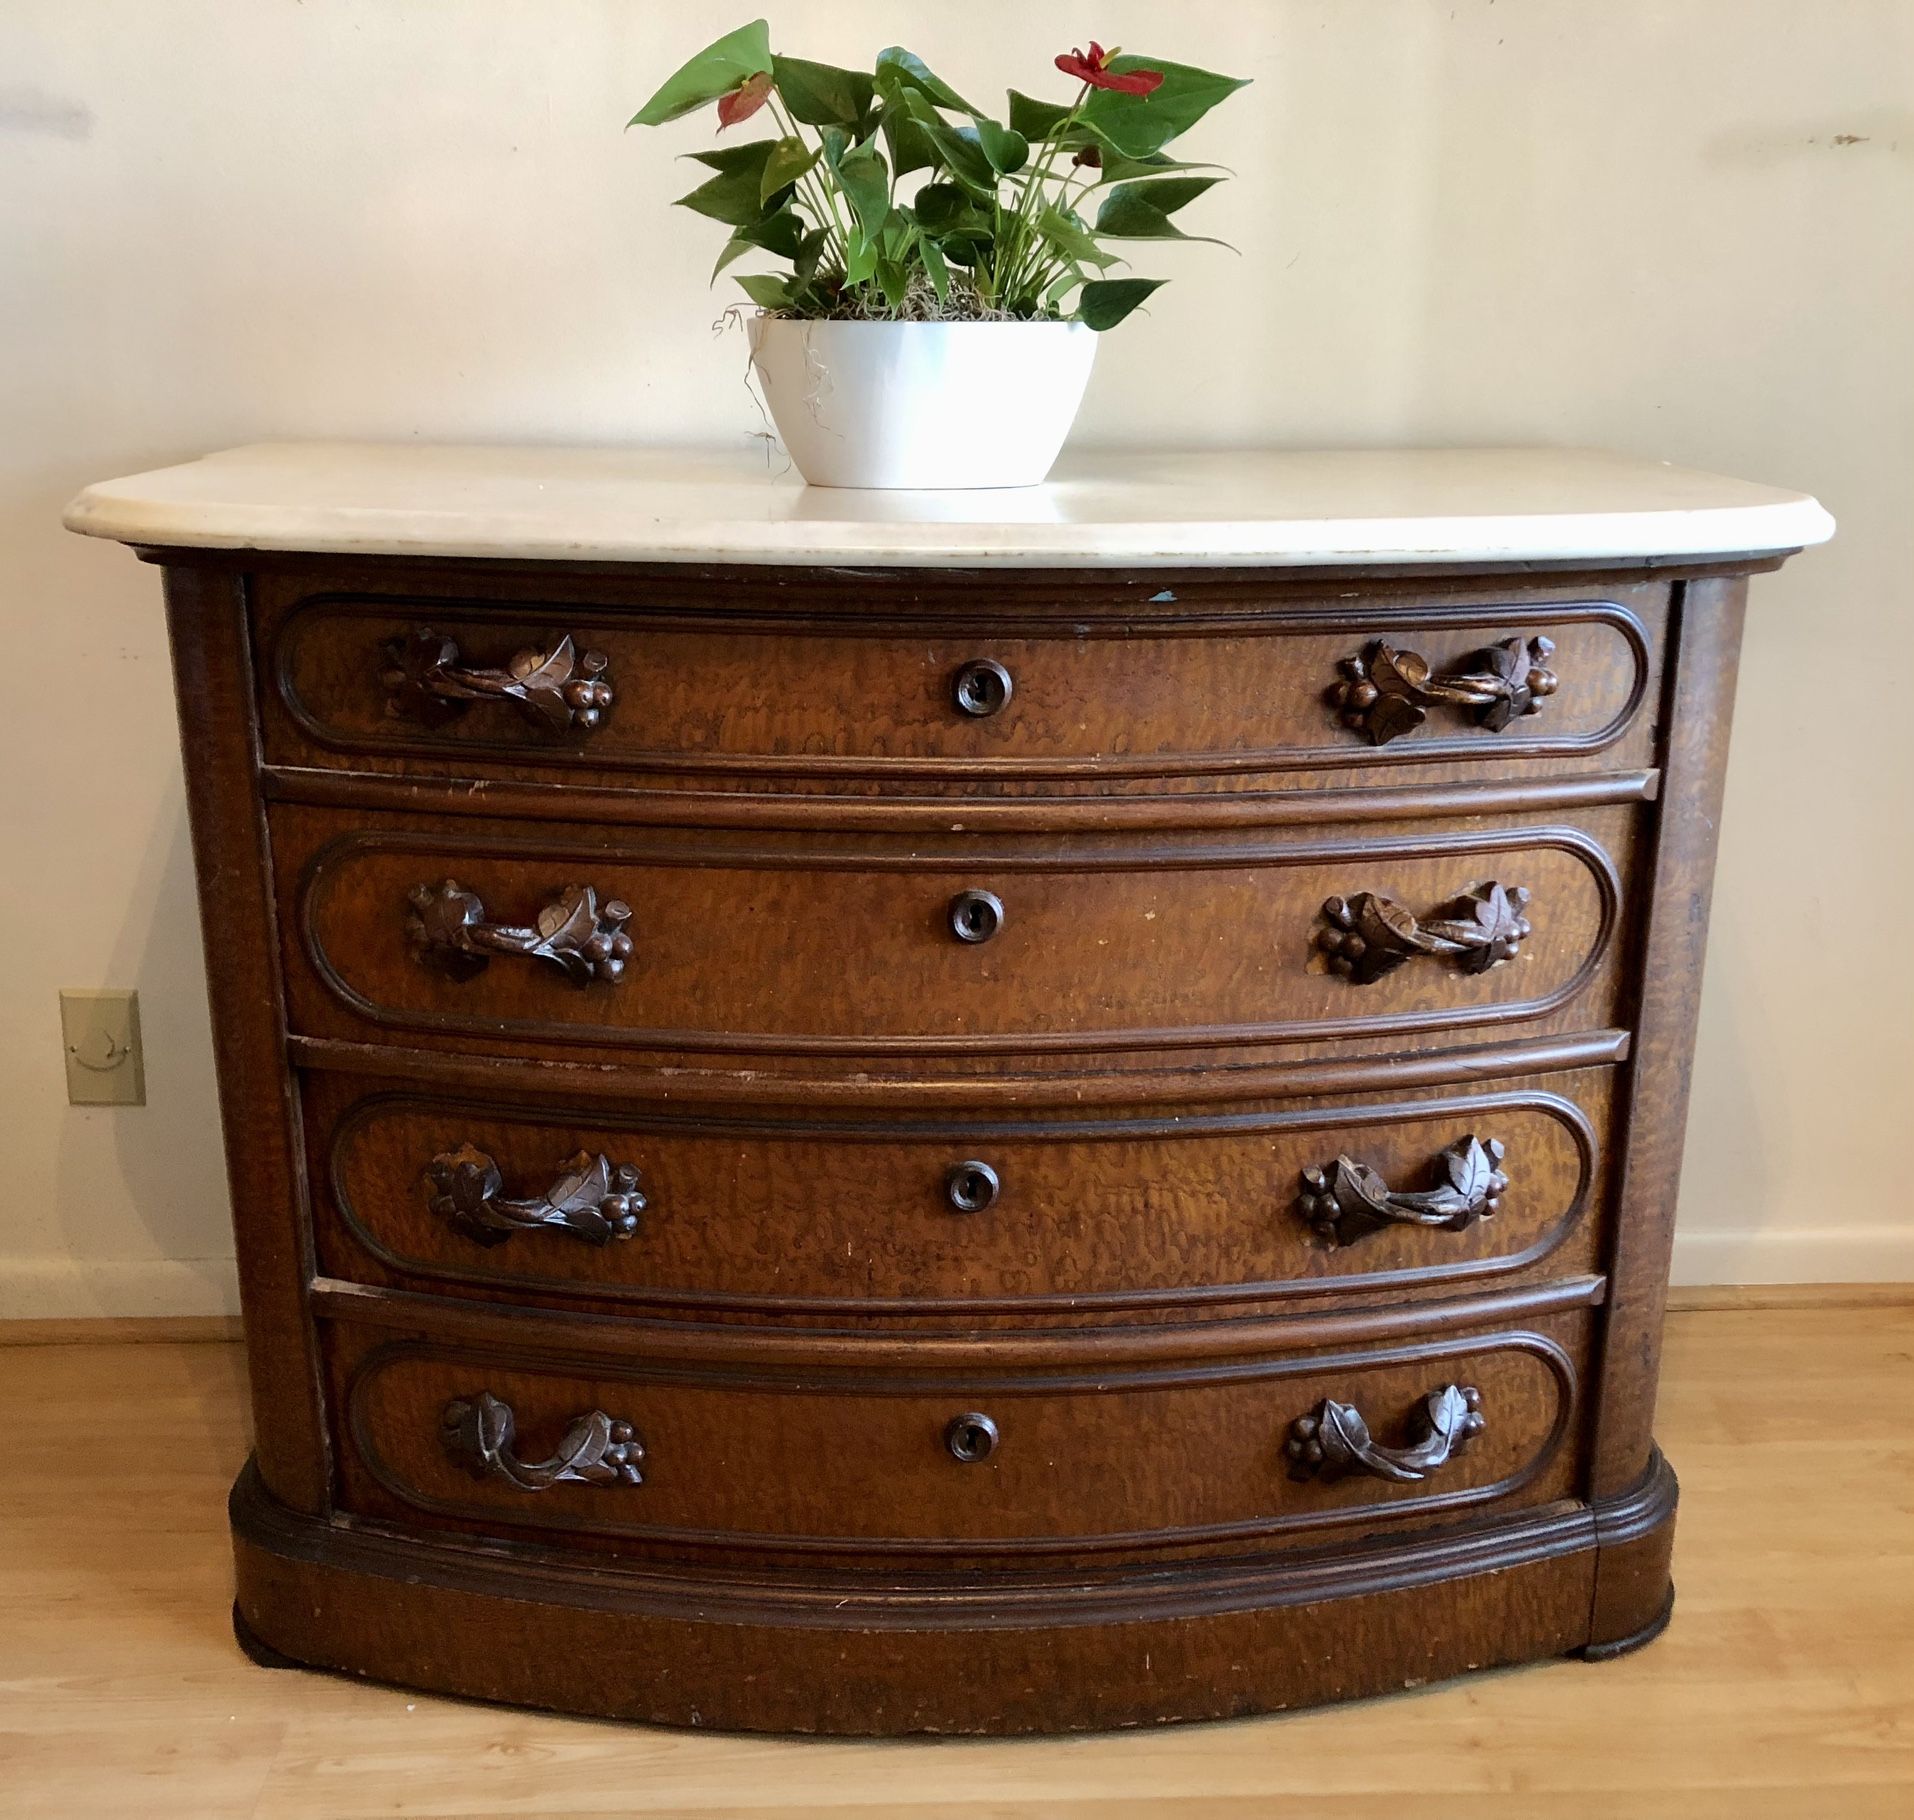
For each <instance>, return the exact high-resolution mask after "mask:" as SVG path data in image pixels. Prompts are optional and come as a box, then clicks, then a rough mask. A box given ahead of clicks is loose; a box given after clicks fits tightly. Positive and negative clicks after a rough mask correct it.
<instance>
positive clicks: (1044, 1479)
mask: <svg viewBox="0 0 1914 1820" xmlns="http://www.w3.org/2000/svg"><path fill="white" fill-rule="evenodd" d="M1588 1320H1589V1317H1588V1316H1587V1314H1586V1313H1585V1312H1581V1311H1577V1312H1575V1313H1572V1314H1568V1315H1557V1316H1553V1317H1550V1325H1551V1326H1552V1327H1554V1328H1556V1329H1558V1331H1559V1334H1560V1337H1559V1338H1558V1337H1554V1336H1553V1335H1551V1334H1549V1333H1543V1332H1494V1333H1489V1334H1474V1335H1470V1334H1463V1335H1457V1336H1450V1337H1448V1338H1445V1339H1440V1340H1428V1339H1425V1340H1420V1341H1415V1342H1410V1343H1405V1344H1400V1345H1393V1346H1374V1345H1371V1346H1365V1347H1362V1348H1360V1349H1356V1350H1343V1351H1338V1352H1336V1353H1334V1354H1333V1355H1330V1356H1322V1355H1312V1354H1309V1353H1301V1354H1295V1355H1278V1356H1273V1357H1272V1356H1269V1355H1263V1356H1260V1357H1251V1358H1236V1357H1230V1358H1225V1359H1221V1360H1192V1361H1188V1362H1183V1363H1177V1362H1170V1363H1161V1362H1151V1363H1148V1364H1143V1363H1137V1364H1130V1365H1125V1364H1123V1363H1120V1362H1117V1361H1112V1360H1104V1361H1101V1362H1100V1364H1099V1367H1098V1369H1097V1370H1096V1371H1095V1372H1094V1373H1069V1372H1063V1373H1059V1372H1056V1371H1054V1370H1042V1371H1039V1370H1035V1369H1033V1370H1031V1371H1030V1372H1028V1373H1020V1372H1018V1371H1017V1370H1015V1369H1014V1368H1011V1369H1009V1370H1007V1371H1005V1372H1004V1373H1003V1375H1001V1376H998V1377H995V1378H989V1377H971V1376H968V1375H967V1374H960V1373H959V1372H957V1371H955V1370H954V1369H949V1368H946V1369H943V1370H938V1369H935V1368H933V1369H930V1370H926V1369H924V1368H922V1367H919V1368H916V1369H914V1370H911V1371H910V1372H908V1373H907V1374H906V1375H905V1376H903V1377H896V1376H892V1375H889V1374H886V1375H885V1376H884V1378H883V1379H882V1381H881V1382H880V1381H878V1380H877V1379H874V1378H872V1377H870V1376H868V1375H865V1374H850V1375H845V1374H841V1373H840V1374H833V1373H832V1372H830V1371H828V1370H806V1369H804V1368H803V1367H801V1366H795V1365H794V1366H790V1367H779V1368H775V1369H771V1370H767V1371H764V1372H762V1373H760V1372H757V1371H753V1370H752V1369H751V1368H750V1367H749V1366H748V1365H747V1364H745V1363H743V1362H742V1361H740V1362H739V1363H738V1364H737V1365H735V1366H734V1365H725V1366H722V1367H720V1366H717V1365H712V1366H708V1367H700V1368H696V1369H690V1368H686V1367H684V1366H682V1365H679V1366H676V1367H674V1368H671V1369H669V1370H664V1369H660V1370H658V1371H656V1372H654V1371H652V1370H650V1369H648V1368H647V1367H646V1366H645V1365H643V1364H642V1363H638V1362H635V1361H633V1362H624V1363H620V1362H617V1361H613V1360H610V1359H605V1358H600V1359H597V1360H585V1359H573V1360H568V1361H566V1360H559V1359H555V1358H551V1357H549V1356H548V1355H546V1354H545V1353H544V1352H543V1351H541V1352H540V1354H539V1355H538V1357H537V1358H536V1359H535V1360H534V1359H531V1358H524V1359H519V1358H514V1357H513V1356H512V1352H511V1342H510V1338H509V1335H508V1334H507V1332H506V1330H505V1329H504V1327H503V1326H501V1330H500V1336H499V1339H498V1341H497V1342H496V1343H495V1344H487V1345H486V1346H485V1347H484V1349H483V1352H482V1354H481V1353H480V1352H479V1351H477V1350H476V1349H469V1348H467V1347H463V1346H460V1345H457V1344H456V1343H453V1342H449V1341H436V1342H435V1341H418V1340H400V1341H393V1342H388V1343H386V1344H375V1345H373V1346H372V1348H371V1349H370V1350H369V1351H368V1352H366V1353H365V1355H364V1357H363V1360H362V1363H361V1364H360V1365H359V1367H358V1369H357V1370H356V1371H355V1372H354V1373H353V1376H352V1380H351V1386H350V1391H349V1396H348V1410H349V1424H348V1431H347V1433H346V1434H344V1435H342V1437H341V1439H342V1440H343V1441H345V1442H347V1444H348V1445H347V1448H346V1452H345V1454H344V1455H343V1456H342V1461H341V1467H342V1484H343V1485H344V1486H345V1487H346V1493H347V1496H348V1498H349V1499H350V1500H351V1502H352V1503H353V1504H354V1505H355V1506H356V1507H357V1508H358V1510H359V1512H360V1514H362V1515H365V1516H368V1517H373V1518H378V1517H381V1516H387V1517H390V1516H394V1515H396V1514H397V1513H398V1512H399V1511H402V1510H403V1509H404V1508H405V1507H408V1506H410V1507H413V1508H416V1509H423V1510H428V1511H431V1512H433V1513H435V1514H439V1515H444V1516H449V1517H454V1518H462V1519H467V1520H471V1519H482V1518H484V1517H486V1516H488V1515H490V1516H496V1517H501V1518H505V1519H507V1520H509V1521H512V1522H514V1523H523V1524H527V1525H530V1526H533V1527H536V1528H551V1529H553V1530H555V1531H563V1532H567V1533H569V1534H572V1535H574V1536H577V1537H580V1538H590V1537H593V1536H602V1537H604V1538H605V1539H606V1540H607V1541H613V1540H616V1539H642V1540H645V1541H651V1542H657V1543H660V1544H672V1545H687V1546H697V1547H715V1546H724V1545H728V1544H734V1543H742V1544H757V1545H763V1546H769V1547H776V1548H784V1549H794V1550H800V1551H804V1550H820V1549H823V1550H848V1551H853V1552H861V1551H869V1552H873V1553H876V1554H899V1555H922V1556H935V1555H938V1554H950V1553H964V1552H976V1551H978V1550H985V1551H988V1552H991V1553H996V1554H1004V1555H1015V1554H1045V1553H1051V1552H1055V1551H1058V1550H1090V1551H1098V1550H1106V1549H1130V1548H1149V1547H1157V1546H1183V1545H1186V1544H1191V1543H1229V1542H1244V1543H1248V1542H1252V1541H1255V1540H1257V1539H1274V1538H1289V1537H1295V1538H1297V1539H1298V1540H1301V1539H1302V1538H1305V1537H1315V1536H1319V1535H1320V1534H1321V1532H1322V1531H1324V1530H1339V1529H1349V1528H1373V1527H1376V1526H1378V1525H1391V1524H1399V1523H1405V1522H1417V1521H1421V1520H1424V1519H1429V1520H1434V1519H1436V1518H1437V1517H1438V1516H1441V1515H1445V1514H1446V1515H1452V1514H1453V1513H1454V1512H1456V1511H1458V1510H1463V1509H1467V1508H1470V1507H1473V1506H1478V1505H1488V1504H1502V1503H1504V1502H1505V1501H1507V1502H1513V1501H1516V1500H1521V1501H1524V1502H1539V1501H1544V1500H1546V1499H1547V1498H1549V1497H1553V1496H1559V1495H1561V1494H1562V1492H1563V1491H1565V1490H1566V1489H1567V1486H1568V1484H1569V1482H1570V1479H1571V1477H1572V1469H1573V1459H1572V1450H1568V1449H1564V1448H1563V1447H1562V1440H1563V1437H1564V1436H1565V1435H1566V1434H1567V1433H1568V1432H1569V1431H1570V1428H1571V1426H1572V1423H1573V1419H1574V1411H1575V1404H1576V1383H1577V1368H1576V1365H1575V1362H1574V1355H1575V1354H1576V1353H1578V1352H1579V1351H1580V1349H1581V1348H1582V1346H1583V1345H1584V1344H1585V1341H1586V1335H1587V1331H1588ZM357 1334H358V1330H357V1329H356V1328H350V1327H348V1328H346V1329H343V1330H342V1338H343V1339H345V1340H346V1341H348V1342H351V1341H352V1340H353V1339H354V1338H355V1337H356V1336H357ZM1564 1342H1566V1344H1565V1343H1564ZM479 1373H482V1374H483V1375H482V1376H479V1375H477V1374H479ZM1432 1383H1433V1384H1437V1385H1441V1384H1455V1385H1468V1386H1471V1387H1476V1388H1478V1389H1479V1390H1480V1394H1481V1403H1482V1407H1484V1408H1489V1409H1494V1410H1495V1411H1496V1412H1497V1417H1496V1420H1495V1422H1494V1423H1493V1424H1492V1425H1490V1426H1489V1427H1487V1428H1485V1429H1481V1430H1480V1431H1479V1432H1478V1431H1477V1430H1476V1428H1475V1427H1474V1426H1473V1425H1471V1424H1468V1423H1463V1424H1462V1425H1461V1426H1459V1427H1457V1428H1456V1429H1455V1430H1454V1432H1453V1433H1452V1435H1451V1441H1452V1442H1453V1441H1455V1440H1459V1439H1461V1438H1463V1432H1464V1429H1466V1431H1467V1435H1466V1438H1467V1440H1468V1445H1467V1447H1466V1448H1461V1449H1459V1450H1457V1451H1456V1453H1455V1457H1454V1458H1453V1459H1452V1460H1450V1461H1449V1463H1448V1464H1447V1465H1446V1466H1444V1467H1443V1469H1442V1470H1441V1471H1439V1472H1438V1471H1435V1470H1433V1459H1434V1451H1435V1449H1434V1445H1433V1443H1431V1442H1429V1441H1428V1440H1427V1439H1426V1438H1425V1437H1424V1436H1423V1435H1421V1434H1419V1433H1416V1434H1411V1435H1410V1437H1409V1441H1410V1445H1409V1447H1408V1449H1407V1450H1406V1451H1403V1452H1401V1454H1400V1458H1401V1459H1403V1460H1407V1461H1408V1462H1409V1465H1407V1466H1405V1467H1404V1468H1403V1469H1402V1470H1401V1471H1398V1472H1394V1473H1390V1472H1387V1471H1384V1472H1383V1475H1382V1476H1380V1477H1378V1476H1375V1469H1374V1468H1369V1469H1363V1470H1352V1471H1347V1472H1344V1473H1343V1474H1342V1475H1341V1476H1340V1477H1336V1478H1334V1479H1333V1482H1329V1483H1318V1482H1316V1481H1313V1480H1310V1479H1306V1478H1299V1477H1297V1476H1296V1474H1295V1472H1294V1470H1293V1468H1294V1467H1295V1465H1296V1462H1295V1461H1294V1460H1293V1459H1292V1457H1291V1456H1290V1455H1289V1453H1288V1452H1287V1450H1286V1444H1287V1442H1288V1441H1289V1440H1290V1439H1291V1438H1293V1434H1294V1430H1293V1426H1292V1425H1293V1424H1294V1423H1295V1421H1296V1419H1297V1412H1298V1411H1299V1410H1305V1411H1307V1410H1312V1409H1316V1410H1320V1409H1323V1408H1325V1407H1327V1406H1330V1405H1341V1404H1344V1403H1346V1404H1349V1405H1351V1406H1353V1407H1354V1408H1360V1409H1368V1410H1373V1411H1379V1412H1383V1413H1384V1414H1385V1415H1388V1416H1390V1417H1391V1419H1392V1420H1400V1419H1401V1417H1397V1416H1395V1415H1394V1414H1393V1412H1404V1413H1405V1414H1406V1413H1407V1412H1409V1411H1412V1410H1415V1409H1417V1408H1418V1407H1419V1406H1420V1405H1421V1404H1422V1402H1423V1399H1425V1398H1427V1397H1428V1396H1429V1391H1430V1386H1431V1384H1432ZM475 1384H481V1385H484V1386H485V1387H486V1388H487V1391H488V1394H489V1396H490V1397H491V1398H492V1399H494V1400H495V1404H496V1405H497V1406H502V1410H503V1413H500V1409H499V1408H494V1407H493V1405H485V1406H483V1407H484V1408H487V1409H491V1410H492V1414H491V1416H490V1425H489V1427H488V1426H486V1424H485V1422H484V1420H482V1417H481V1415H479V1414H462V1415H461V1417H460V1423H459V1425H458V1433H457V1434H456V1435H454V1434H453V1427H454V1424H453V1423H452V1421H451V1417H450V1413H449V1411H448V1405H459V1404H464V1405H472V1404H474V1401H475V1397H474V1389H473V1386H474V1385H475ZM1118 1392H1120V1393H1121V1394H1116V1393H1118ZM633 1408H642V1410H643V1418H644V1419H643V1447H644V1449H645V1452H644V1454H643V1458H644V1460H645V1463H646V1464H645V1469H644V1473H643V1477H644V1481H645V1491H644V1496H643V1497H642V1498H641V1499H633V1500H630V1501H627V1500H624V1499H613V1500H608V1499H606V1497H605V1496H604V1486H605V1485H607V1484H609V1483H611V1482H612V1479H611V1477H610V1476H608V1475H611V1474H614V1473H617V1472H619V1471H621V1470H622V1469H621V1468H620V1467H618V1466H617V1465H615V1464H614V1462H613V1458H612V1456H611V1455H609V1454H608V1453H606V1452H605V1451H604V1450H606V1449H609V1448H611V1447H613V1446H615V1445H616V1443H615V1441H614V1440H613V1429H612V1426H611V1424H612V1418H611V1417H609V1416H607V1415H606V1414H605V1413H604V1412H606V1411H612V1410H630V1409H633ZM581 1410H583V1411H587V1412H589V1413H588V1414H586V1415H580V1414H579V1412H580V1411H581ZM953 1411H969V1412H970V1413H968V1414H957V1415H955V1416H953ZM441 1412H447V1413H446V1416H445V1419H444V1422H443V1424H442V1423H441ZM986 1412H988V1413H986ZM1465 1413H1466V1414H1473V1413H1474V1412H1473V1411H1468V1412H1465ZM508 1418H509V1419H508ZM514 1424H515V1425H516V1427H517V1428H518V1429H523V1430H525V1431H526V1432H528V1433H530V1434H532V1435H534V1436H538V1437H543V1436H562V1439H561V1440H560V1442H559V1444H558V1448H557V1451H556V1452H555V1453H554V1454H553V1456H552V1457H551V1458H550V1459H548V1460H543V1461H538V1462H535V1463H533V1464H530V1465H527V1464H526V1463H525V1462H523V1461H521V1460H519V1459H518V1458H517V1455H516V1454H515V1453H514V1452H513V1451H512V1442H511V1434H512V1431H513V1425H514ZM501 1425H503V1426H502V1427H501ZM1344 1426H1345V1429H1346V1431H1347V1433H1348V1435H1349V1436H1350V1437H1351V1445H1352V1446H1353V1437H1354V1435H1355V1432H1356V1428H1357V1426H1358V1424H1357V1423H1353V1422H1351V1423H1345V1424H1344ZM501 1433H502V1434H503V1437H504V1438H503V1439H500V1438H499V1437H500V1435H501ZM446 1437H450V1438H449V1439H448V1438H446ZM634 1444H635V1437H634ZM1340 1445H1341V1443H1340V1442H1333V1441H1332V1442H1326V1443H1325V1459H1328V1458H1329V1457H1330V1454H1331V1452H1332V1450H1333V1448H1334V1447H1337V1446H1340ZM1372 1451H1373V1449H1372ZM618 1457H619V1458H620V1459H622V1458H623V1457H624V1456H618ZM1417 1457H1422V1458H1424V1459H1425V1460H1427V1461H1429V1462H1430V1463H1431V1464H1430V1467H1429V1470H1426V1471H1424V1472H1421V1473H1420V1474H1418V1473H1417V1472H1416V1470H1415V1468H1414V1461H1415V1459H1416V1458H1417ZM1384 1458H1385V1456H1384V1455H1383V1454H1382V1453H1381V1452H1379V1451H1376V1452H1374V1459H1375V1460H1376V1461H1377V1462H1380V1461H1382V1460H1383V1459H1384ZM1199 1459H1200V1460H1201V1461H1202V1463H1203V1470H1202V1471H1201V1472H1200V1473H1199V1472H1194V1471H1192V1470H1191V1463H1192V1462H1193V1461H1195V1460H1199ZM475 1460H478V1461H479V1464H478V1465H477V1466H476V1467H475V1465H474V1461H475ZM719 1463H722V1464H721V1465H720V1464H719ZM633 1468H634V1470H635V1460H634V1461H633ZM959 1468H962V1470H959ZM760 1474H762V1475H763V1476H762V1477H761V1476H759V1475H760ZM627 1476H628V1475H627ZM528 1480H530V1481H535V1483H528V1482H527V1481H528ZM767 1486H772V1487H775V1488H776V1491H775V1495H771V1494H770V1493H769V1492H767V1489H766V1488H767ZM880 1488H881V1495H873V1494H874V1493H875V1492H877V1491H878V1490H879V1489H880ZM527 1490H537V1491H539V1493H540V1495H539V1497H538V1498H537V1499H535V1500H533V1499H528V1498H527V1497H526V1496H525V1493H526V1491H527Z"/></svg>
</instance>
